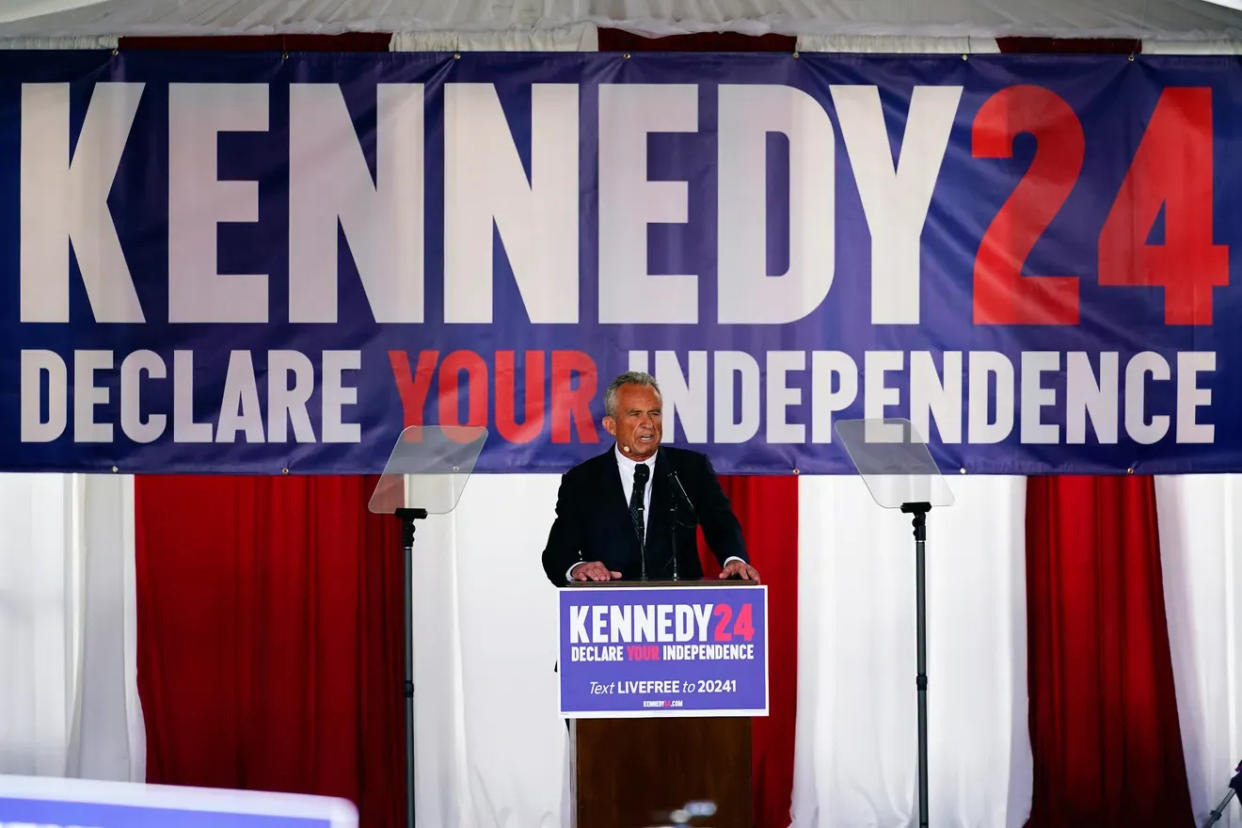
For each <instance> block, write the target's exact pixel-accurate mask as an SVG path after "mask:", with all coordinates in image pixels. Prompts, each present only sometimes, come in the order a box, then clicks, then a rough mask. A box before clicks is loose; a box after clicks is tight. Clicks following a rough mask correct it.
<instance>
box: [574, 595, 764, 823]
mask: <svg viewBox="0 0 1242 828" xmlns="http://www.w3.org/2000/svg"><path fill="white" fill-rule="evenodd" d="M745 583H747V582H746V581H720V580H714V581H646V582H636V581H605V582H600V583H594V584H584V585H575V586H578V588H582V589H592V588H594V589H608V588H612V589H624V588H625V587H627V586H628V587H655V586H678V587H686V586H699V585H702V586H714V587H720V586H734V585H741V584H745ZM569 730H570V741H571V749H572V756H571V763H572V767H571V784H572V786H573V788H572V795H573V802H574V806H573V807H574V811H573V813H574V823H573V824H574V826H575V828H646V826H650V825H667V824H668V813H669V812H670V811H672V810H674V809H676V808H680V807H682V806H683V805H685V804H686V803H687V802H689V801H691V800H697V799H703V800H710V801H712V802H714V803H716V807H717V810H716V815H715V816H713V817H711V818H710V819H699V820H696V821H695V822H694V823H693V824H695V825H710V826H712V828H749V826H751V825H752V824H753V822H752V820H751V796H750V717H748V716H726V717H693V716H687V717H667V716H659V717H657V716H651V717H636V718H623V719H574V720H572V721H571V722H570V729H569Z"/></svg>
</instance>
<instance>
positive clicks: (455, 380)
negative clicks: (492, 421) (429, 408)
mask: <svg viewBox="0 0 1242 828" xmlns="http://www.w3.org/2000/svg"><path fill="white" fill-rule="evenodd" d="M463 371H464V372H466V402H467V409H468V410H467V413H466V421H465V422H464V423H463V422H462V421H461V418H460V417H461V410H460V409H461V403H460V396H461V388H462V386H461V382H460V380H461V377H460V374H461V373H462V372H463ZM438 402H439V408H440V425H446V426H451V425H455V426H461V425H471V426H486V425H487V364H486V363H484V362H483V357H481V356H479V355H478V354H476V353H475V352H474V351H453V353H451V354H449V355H448V356H446V357H445V358H444V362H443V363H441V365H440V398H439V400H438Z"/></svg>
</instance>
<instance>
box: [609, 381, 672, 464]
mask: <svg viewBox="0 0 1242 828" xmlns="http://www.w3.org/2000/svg"><path fill="white" fill-rule="evenodd" d="M661 405H662V403H661V401H660V395H659V394H657V393H656V391H655V389H654V388H652V387H650V386H647V385H623V386H621V387H620V388H618V389H617V414H616V416H615V417H613V416H608V417H604V428H606V429H607V430H608V433H609V434H611V435H612V436H613V437H616V438H617V445H618V446H620V447H621V453H622V454H624V455H625V456H626V457H629V458H630V459H632V460H646V459H647V458H648V457H650V456H651V455H653V454H655V453H656V449H658V448H659V447H660V437H661V435H662V434H663V428H662V426H661V423H660V408H661Z"/></svg>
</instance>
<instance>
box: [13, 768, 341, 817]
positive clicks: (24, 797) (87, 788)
mask: <svg viewBox="0 0 1242 828" xmlns="http://www.w3.org/2000/svg"><path fill="white" fill-rule="evenodd" d="M0 825H28V826H36V825H38V826H57V825H73V826H79V825H80V826H91V828H170V827H171V828H357V825H358V813H357V811H356V810H355V809H354V806H353V805H352V804H351V803H349V802H347V801H345V800H343V799H333V798H330V797H325V796H303V795H301V794H282V793H263V792H258V791H229V790H222V789H218V788H182V787H175V786H171V785H140V784H131V783H127V782H97V781H94V780H86V779H58V778H50V777H28V776H0Z"/></svg>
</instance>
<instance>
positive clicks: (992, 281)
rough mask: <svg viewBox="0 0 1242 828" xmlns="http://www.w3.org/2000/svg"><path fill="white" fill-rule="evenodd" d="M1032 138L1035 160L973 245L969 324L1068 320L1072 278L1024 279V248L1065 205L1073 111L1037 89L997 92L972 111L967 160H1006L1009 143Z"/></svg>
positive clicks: (1072, 319) (1073, 306) (1076, 160)
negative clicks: (972, 296) (1026, 135)
mask: <svg viewBox="0 0 1242 828" xmlns="http://www.w3.org/2000/svg"><path fill="white" fill-rule="evenodd" d="M1024 132H1029V133H1031V134H1032V135H1034V136H1035V140H1036V142H1037V143H1036V148H1035V157H1034V158H1033V159H1032V160H1031V166H1030V168H1029V169H1027V171H1026V175H1024V176H1023V177H1022V180H1021V181H1019V182H1018V186H1017V187H1015V188H1014V190H1013V192H1012V193H1010V194H1009V198H1008V200H1007V201H1006V202H1005V204H1004V205H1003V206H1002V207H1001V209H1000V211H999V212H998V213H997V214H996V216H995V217H994V218H993V219H992V223H991V224H990V225H989V226H988V229H987V232H986V233H984V235H983V239H982V240H981V241H980V242H979V252H978V253H977V254H976V255H975V274H974V279H975V301H974V321H975V324H976V325H1076V324H1078V278H1077V277H1075V276H1026V277H1023V275H1022V267H1023V265H1024V264H1025V263H1026V258H1027V256H1028V255H1030V252H1031V248H1032V247H1034V246H1035V242H1037V241H1039V237H1040V235H1042V234H1043V232H1044V229H1045V228H1046V227H1047V226H1048V224H1049V222H1051V221H1052V219H1053V217H1054V216H1055V215H1056V214H1057V212H1058V211H1059V210H1060V209H1061V205H1062V204H1063V203H1065V199H1066V198H1067V197H1068V196H1069V193H1070V190H1072V189H1073V188H1074V182H1075V181H1076V180H1077V179H1078V173H1079V171H1080V170H1081V169H1082V157H1083V152H1084V150H1085V147H1086V142H1085V140H1084V138H1083V134H1082V124H1081V123H1080V122H1079V120H1078V116H1077V115H1076V114H1074V110H1073V109H1071V108H1070V105H1069V104H1067V103H1066V102H1065V101H1064V100H1063V99H1062V98H1061V97H1060V96H1059V95H1057V94H1055V93H1054V92H1050V91H1049V90H1047V89H1044V88H1043V87H1040V86H1030V85H1019V86H1010V87H1008V88H1006V89H1002V90H1000V91H999V92H997V93H996V94H995V95H993V96H992V97H990V98H988V100H987V101H986V102H985V103H984V104H983V106H982V107H980V108H979V113H978V114H977V115H976V116H975V122H974V125H973V126H972V128H971V141H972V143H971V151H972V152H973V154H974V156H975V158H1012V157H1013V140H1014V138H1016V137H1017V136H1018V135H1020V134H1021V133H1024Z"/></svg>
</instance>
